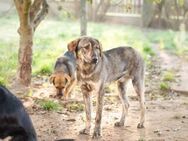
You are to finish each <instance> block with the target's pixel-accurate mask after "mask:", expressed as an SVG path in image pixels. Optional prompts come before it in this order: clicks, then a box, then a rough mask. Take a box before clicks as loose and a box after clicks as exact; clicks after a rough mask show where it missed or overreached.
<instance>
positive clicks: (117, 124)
mask: <svg viewBox="0 0 188 141" xmlns="http://www.w3.org/2000/svg"><path fill="white" fill-rule="evenodd" d="M114 126H115V127H121V126H124V123H122V122H116V123H115V124H114Z"/></svg>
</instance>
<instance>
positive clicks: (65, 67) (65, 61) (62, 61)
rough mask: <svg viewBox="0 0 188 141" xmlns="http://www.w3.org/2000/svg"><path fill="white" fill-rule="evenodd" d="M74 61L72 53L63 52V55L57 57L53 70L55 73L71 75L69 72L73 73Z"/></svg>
mask: <svg viewBox="0 0 188 141" xmlns="http://www.w3.org/2000/svg"><path fill="white" fill-rule="evenodd" d="M75 66H76V59H75V56H74V54H73V53H72V52H68V51H67V52H65V54H64V55H63V56H61V57H59V58H58V59H57V61H56V63H55V66H54V70H55V72H58V71H59V72H61V71H63V72H64V73H67V74H70V75H73V74H71V72H70V71H72V72H75V69H76V67H75Z"/></svg>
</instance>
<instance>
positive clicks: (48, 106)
mask: <svg viewBox="0 0 188 141" xmlns="http://www.w3.org/2000/svg"><path fill="white" fill-rule="evenodd" d="M39 104H40V106H41V107H42V109H44V110H47V111H57V110H59V109H60V108H61V106H60V105H59V104H58V103H57V102H54V101H52V100H43V101H40V102H39Z"/></svg>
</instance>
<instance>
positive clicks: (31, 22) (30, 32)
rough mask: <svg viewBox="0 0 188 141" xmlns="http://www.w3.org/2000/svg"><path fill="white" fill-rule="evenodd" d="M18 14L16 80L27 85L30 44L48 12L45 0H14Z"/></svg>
mask: <svg viewBox="0 0 188 141" xmlns="http://www.w3.org/2000/svg"><path fill="white" fill-rule="evenodd" d="M14 3H15V5H16V10H17V12H18V15H19V20H20V27H19V29H18V33H19V35H20V48H19V52H18V63H19V64H18V71H17V72H18V74H17V80H18V83H19V84H22V85H23V86H29V85H30V83H31V74H32V46H33V36H34V31H35V30H36V28H37V26H38V25H39V24H40V22H41V21H42V20H43V19H44V17H45V16H46V15H47V13H48V4H47V2H46V0H14Z"/></svg>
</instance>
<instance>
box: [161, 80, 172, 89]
mask: <svg viewBox="0 0 188 141" xmlns="http://www.w3.org/2000/svg"><path fill="white" fill-rule="evenodd" d="M160 89H161V90H169V89H170V86H169V84H168V83H167V82H161V83H160Z"/></svg>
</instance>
